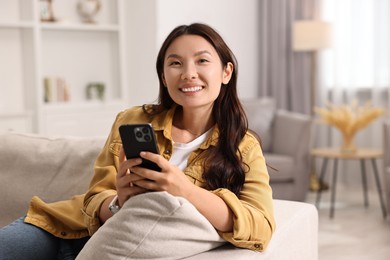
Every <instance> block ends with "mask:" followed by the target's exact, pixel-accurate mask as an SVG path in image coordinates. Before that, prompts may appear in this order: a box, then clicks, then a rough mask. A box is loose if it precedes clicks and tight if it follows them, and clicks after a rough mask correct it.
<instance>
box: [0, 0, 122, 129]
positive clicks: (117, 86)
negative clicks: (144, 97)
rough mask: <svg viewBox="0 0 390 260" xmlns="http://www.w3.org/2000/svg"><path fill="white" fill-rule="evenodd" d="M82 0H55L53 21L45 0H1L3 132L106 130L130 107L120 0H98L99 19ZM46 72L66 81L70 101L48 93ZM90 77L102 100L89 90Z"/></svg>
mask: <svg viewBox="0 0 390 260" xmlns="http://www.w3.org/2000/svg"><path fill="white" fill-rule="evenodd" d="M78 1H79V0H55V1H53V2H52V3H53V11H54V17H55V18H56V19H57V21H55V22H42V21H41V20H40V13H39V12H40V5H41V4H42V1H41V0H1V1H0V57H2V61H0V75H1V76H0V93H1V94H0V132H6V131H10V130H14V131H24V132H35V133H41V134H56V135H58V134H59V135H62V134H68V135H78V136H91V135H107V134H108V132H109V130H110V127H111V124H112V122H113V120H114V118H115V115H116V114H117V113H118V112H119V111H120V110H122V109H123V108H125V107H126V104H127V102H126V101H127V100H126V97H127V93H126V85H127V84H126V82H127V79H126V75H125V71H126V68H125V60H124V59H125V57H126V53H125V52H126V51H125V35H124V31H125V30H124V12H123V9H124V7H123V0H100V2H101V10H100V12H99V13H98V14H97V16H96V19H95V20H96V23H94V24H88V23H84V22H83V21H82V18H81V16H79V14H78V12H77V3H78ZM48 77H49V78H53V77H54V78H62V79H64V80H65V81H66V84H67V86H68V89H69V94H70V98H69V100H68V101H66V102H63V101H53V102H46V101H45V98H44V97H45V90H44V89H45V87H44V85H45V84H44V79H45V78H48ZM91 83H103V84H104V86H105V92H104V97H103V99H102V100H100V99H93V100H90V99H88V98H87V95H86V89H87V86H88V85H89V84H91Z"/></svg>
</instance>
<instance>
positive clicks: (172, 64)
mask: <svg viewBox="0 0 390 260" xmlns="http://www.w3.org/2000/svg"><path fill="white" fill-rule="evenodd" d="M177 65H180V62H178V61H171V62H170V63H169V66H177Z"/></svg>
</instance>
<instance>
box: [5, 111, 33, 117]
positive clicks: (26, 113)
mask: <svg viewBox="0 0 390 260" xmlns="http://www.w3.org/2000/svg"><path fill="white" fill-rule="evenodd" d="M32 115H33V112H32V111H24V112H10V113H5V112H1V113H0V119H6V118H15V117H17V118H27V117H31V116H32Z"/></svg>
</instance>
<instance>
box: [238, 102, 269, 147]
mask: <svg viewBox="0 0 390 260" xmlns="http://www.w3.org/2000/svg"><path fill="white" fill-rule="evenodd" d="M241 102H242V105H243V107H244V110H245V113H246V116H247V117H248V126H249V128H250V129H251V130H253V131H254V132H256V133H257V134H258V135H259V136H260V138H261V144H262V149H263V151H265V152H268V151H270V148H271V138H272V131H271V128H272V123H273V119H274V115H275V111H276V105H275V101H274V100H273V99H271V98H259V99H247V100H242V101H241Z"/></svg>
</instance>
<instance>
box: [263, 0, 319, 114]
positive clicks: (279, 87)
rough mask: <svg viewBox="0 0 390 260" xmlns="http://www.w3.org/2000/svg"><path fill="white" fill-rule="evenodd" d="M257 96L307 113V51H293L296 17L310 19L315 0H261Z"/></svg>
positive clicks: (308, 82) (309, 71)
mask: <svg viewBox="0 0 390 260" xmlns="http://www.w3.org/2000/svg"><path fill="white" fill-rule="evenodd" d="M259 6H260V15H259V19H260V21H259V22H260V42H261V45H260V63H261V65H260V72H259V73H260V84H259V93H258V94H259V95H260V96H269V97H273V98H274V99H275V100H276V104H277V107H278V108H282V109H286V110H290V111H295V112H301V113H306V114H310V112H311V107H310V95H311V93H310V75H311V64H310V62H311V58H310V53H302V52H301V53H294V52H293V50H292V43H291V37H292V36H291V32H292V25H293V22H294V21H295V20H303V19H313V18H315V17H316V15H317V13H318V12H317V10H318V8H317V7H318V5H317V1H316V0H260V2H259Z"/></svg>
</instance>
